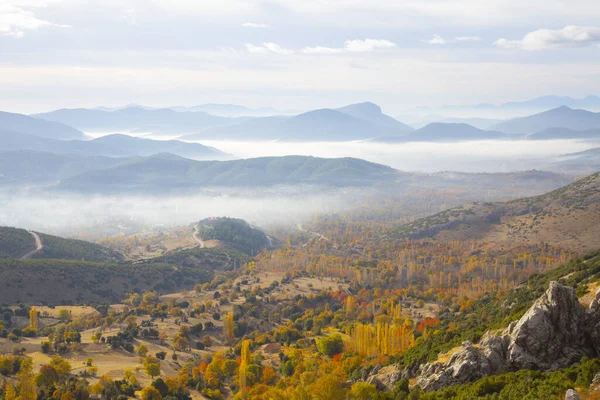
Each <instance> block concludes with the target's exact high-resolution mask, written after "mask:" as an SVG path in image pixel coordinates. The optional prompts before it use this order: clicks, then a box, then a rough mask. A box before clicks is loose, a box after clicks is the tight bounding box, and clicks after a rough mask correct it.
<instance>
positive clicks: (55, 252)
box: [32, 233, 123, 262]
mask: <svg viewBox="0 0 600 400" xmlns="http://www.w3.org/2000/svg"><path fill="white" fill-rule="evenodd" d="M39 236H40V239H41V240H42V245H43V246H44V247H43V248H42V250H41V251H40V252H38V253H35V254H34V255H33V256H32V258H55V259H61V260H81V261H90V262H117V261H122V260H123V256H122V255H121V254H119V253H118V252H116V251H113V250H110V249H108V248H106V247H103V246H100V245H98V244H95V243H91V242H86V241H83V240H76V239H65V238H62V237H58V236H52V235H48V234H44V233H39Z"/></svg>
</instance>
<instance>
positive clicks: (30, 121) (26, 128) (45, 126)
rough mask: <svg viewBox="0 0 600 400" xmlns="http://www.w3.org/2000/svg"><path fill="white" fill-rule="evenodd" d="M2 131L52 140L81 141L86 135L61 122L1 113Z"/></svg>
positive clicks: (0, 124)
mask: <svg viewBox="0 0 600 400" xmlns="http://www.w3.org/2000/svg"><path fill="white" fill-rule="evenodd" d="M0 130H3V131H10V132H15V133H26V134H30V135H36V136H39V137H43V138H52V139H81V138H83V137H84V136H85V135H84V134H83V132H81V131H78V130H77V129H75V128H72V127H70V126H67V125H65V124H63V123H60V122H51V121H44V120H40V119H36V118H32V117H28V116H27V115H23V114H13V113H8V112H2V111H0Z"/></svg>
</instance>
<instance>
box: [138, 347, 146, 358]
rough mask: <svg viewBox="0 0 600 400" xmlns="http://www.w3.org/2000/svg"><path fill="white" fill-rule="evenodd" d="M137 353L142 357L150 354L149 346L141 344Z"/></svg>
mask: <svg viewBox="0 0 600 400" xmlns="http://www.w3.org/2000/svg"><path fill="white" fill-rule="evenodd" d="M137 353H138V355H139V356H141V357H145V356H146V354H148V347H147V346H146V345H143V344H140V345H139V347H138V348H137Z"/></svg>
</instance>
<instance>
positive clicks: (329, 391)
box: [312, 374, 346, 400]
mask: <svg viewBox="0 0 600 400" xmlns="http://www.w3.org/2000/svg"><path fill="white" fill-rule="evenodd" d="M312 392H313V397H312V398H313V399H314V400H343V399H345V397H346V393H345V390H344V389H343V388H342V382H341V381H340V379H339V378H338V377H337V376H335V375H332V374H327V375H324V376H322V377H321V378H319V379H317V381H316V382H315V384H314V385H313V387H312Z"/></svg>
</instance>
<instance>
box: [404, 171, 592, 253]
mask: <svg viewBox="0 0 600 400" xmlns="http://www.w3.org/2000/svg"><path fill="white" fill-rule="evenodd" d="M394 233H395V234H396V235H400V236H403V237H409V238H415V239H416V238H426V237H433V238H438V239H441V240H444V241H448V240H482V241H484V242H487V243H493V244H495V245H498V246H500V245H503V244H510V243H514V242H519V243H525V244H539V243H547V244H555V245H560V246H562V247H564V248H569V249H574V250H578V251H591V250H595V249H596V248H597V247H598V240H597V238H598V235H599V234H600V173H595V174H593V175H590V176H588V177H586V178H583V179H581V180H579V181H577V182H575V183H572V184H570V185H568V186H565V187H562V188H560V189H557V190H554V191H552V192H550V193H547V194H544V195H541V196H536V197H528V198H523V199H517V200H513V201H509V202H505V203H473V204H468V205H465V206H461V207H457V208H452V209H450V210H447V211H444V212H441V213H439V214H435V215H432V216H429V217H425V218H421V219H418V220H416V221H414V222H412V223H409V224H406V225H403V226H401V227H399V228H397V229H395V232H394Z"/></svg>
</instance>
